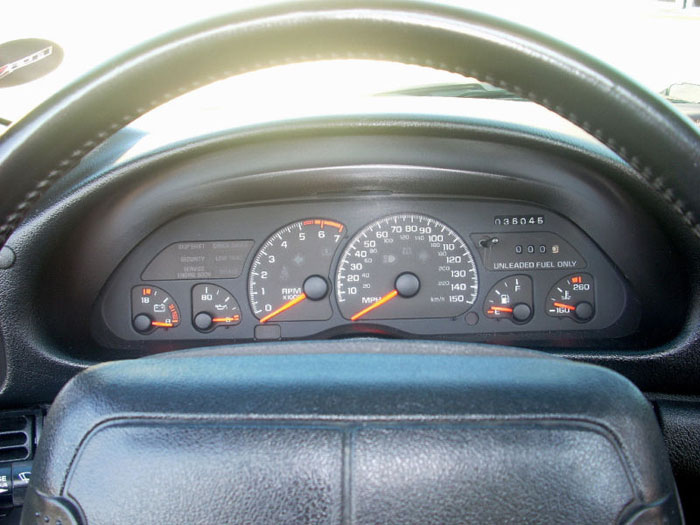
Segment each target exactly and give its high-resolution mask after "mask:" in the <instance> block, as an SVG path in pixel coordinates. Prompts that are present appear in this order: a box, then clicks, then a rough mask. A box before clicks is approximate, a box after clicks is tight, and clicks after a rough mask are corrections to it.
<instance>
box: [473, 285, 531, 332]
mask: <svg viewBox="0 0 700 525" xmlns="http://www.w3.org/2000/svg"><path fill="white" fill-rule="evenodd" d="M484 315H485V316H486V317H488V318H489V319H510V320H511V321H513V322H514V323H518V324H520V323H526V322H528V321H529V320H530V318H531V317H532V279H531V278H530V277H528V276H527V275H511V276H510V277H506V278H505V279H501V280H500V281H498V282H497V283H496V284H495V285H494V286H493V288H491V290H490V291H489V293H488V295H487V296H486V300H485V301H484Z"/></svg>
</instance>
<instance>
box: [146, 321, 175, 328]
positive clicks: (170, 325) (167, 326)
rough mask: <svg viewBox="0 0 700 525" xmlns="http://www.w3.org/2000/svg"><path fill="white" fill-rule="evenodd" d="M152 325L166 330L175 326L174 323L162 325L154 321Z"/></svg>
mask: <svg viewBox="0 0 700 525" xmlns="http://www.w3.org/2000/svg"><path fill="white" fill-rule="evenodd" d="M151 325H152V326H162V327H164V328H171V327H172V326H173V323H161V322H160V321H152V322H151Z"/></svg>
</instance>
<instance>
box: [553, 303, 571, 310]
mask: <svg viewBox="0 0 700 525" xmlns="http://www.w3.org/2000/svg"><path fill="white" fill-rule="evenodd" d="M554 306H556V307H557V308H565V309H566V310H576V307H575V306H571V305H570V304H564V303H554Z"/></svg>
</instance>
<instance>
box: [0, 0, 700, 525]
mask: <svg viewBox="0 0 700 525" xmlns="http://www.w3.org/2000/svg"><path fill="white" fill-rule="evenodd" d="M343 59H353V60H370V59H371V60H380V61H387V62H394V63H401V64H406V65H415V66H421V67H424V68H431V69H435V70H440V71H444V72H449V73H454V74H458V75H462V76H464V77H466V78H470V79H476V80H475V82H477V81H478V82H479V83H478V84H475V85H476V88H472V87H470V88H469V89H479V90H482V91H488V92H489V93H490V95H489V97H490V98H499V97H502V96H504V95H503V94H506V96H507V97H513V98H517V99H518V100H526V101H529V102H531V103H534V104H537V105H538V106H542V107H543V108H546V110H547V112H549V113H554V114H556V115H558V116H559V117H561V118H563V119H565V120H566V121H568V123H570V125H571V126H572V128H573V127H575V128H576V129H577V131H576V132H564V131H561V129H549V128H545V127H542V126H539V125H538V124H537V122H536V121H535V120H528V119H525V121H524V122H523V121H515V120H513V119H511V120H508V119H499V118H495V117H494V118H491V117H489V116H487V115H485V114H483V113H482V114H479V115H476V114H474V115H470V114H446V113H444V112H443V113H441V112H438V111H435V112H428V111H423V110H421V109H418V105H416V106H415V107H416V109H415V110H414V111H412V112H398V111H394V110H393V109H392V108H395V107H396V106H394V105H392V96H393V94H391V93H387V94H386V96H385V97H380V101H379V105H380V106H381V107H380V110H379V111H374V112H372V113H357V112H351V111H343V108H338V109H337V111H336V112H335V113H334V114H329V115H322V116H315V117H309V118H301V117H300V118H280V119H278V120H273V121H269V122H265V123H262V124H253V125H246V126H233V127H230V126H229V127H226V126H224V127H223V128H222V129H217V130H214V131H208V132H204V133H200V132H198V131H197V130H196V128H195V127H192V129H187V126H184V127H185V128H186V129H185V130H184V132H183V133H182V134H181V135H180V136H178V138H177V139H172V138H167V139H166V140H162V141H160V142H155V143H154V144H155V145H154V146H152V147H149V148H141V149H139V150H138V151H137V152H134V150H133V147H134V145H135V144H136V143H138V142H139V141H141V140H142V139H143V138H144V133H142V132H140V131H138V130H137V129H135V128H133V127H131V126H130V124H131V123H132V122H133V121H135V120H136V119H138V118H139V117H141V116H143V115H146V114H149V113H150V112H151V111H152V110H154V109H155V108H158V107H160V106H162V105H163V104H165V103H167V102H168V101H171V100H173V99H175V98H177V97H180V96H182V95H185V94H187V93H189V92H192V91H195V90H197V89H199V88H201V87H202V86H205V85H208V84H212V83H214V82H216V81H219V80H222V79H226V78H229V77H233V76H236V75H242V74H245V73H249V72H253V71H258V70H263V69H266V68H271V67H276V66H282V65H285V64H295V63H301V62H309V61H322V60H343ZM415 95H416V96H418V95H420V94H418V93H416V94H415ZM487 98H488V97H487ZM430 103H431V102H430V101H426V104H430ZM420 107H421V108H423V107H429V106H420ZM568 125H569V124H567V126H568ZM567 129H568V128H567ZM156 138H157V137H156ZM699 183H700V130H699V129H698V126H697V125H696V124H695V123H694V122H693V121H692V120H691V118H688V116H687V115H684V114H683V113H681V112H680V111H679V110H678V109H677V108H674V107H673V106H672V105H671V104H670V103H669V102H668V101H667V100H664V99H663V98H662V97H660V96H659V95H658V94H655V93H652V92H651V91H650V90H649V89H648V88H646V87H643V86H641V85H640V84H638V83H637V82H635V81H634V80H631V79H630V78H628V77H627V76H625V75H624V74H623V73H620V72H619V71H618V70H616V69H614V68H613V67H611V66H609V65H607V64H605V63H603V62H601V61H600V60H598V59H596V58H593V57H592V56H590V55H588V54H586V53H584V52H582V51H580V50H578V49H577V48H575V47H573V46H571V45H569V44H566V43H563V42H561V41H558V40H555V39H553V38H552V37H549V36H546V35H544V34H542V33H539V32H537V31H534V30H532V29H528V28H526V27H523V26H520V25H518V24H515V23H512V22H508V21H504V20H501V19H498V18H495V17H492V16H490V15H486V14H482V13H478V12H474V11H468V10H464V9H461V8H456V7H450V6H445V5H440V4H438V3H423V2H414V1H406V0H380V1H370V0H358V1H352V2H347V1H340V2H331V1H325V0H311V1H308V2H301V3H300V2H292V3H280V4H271V5H264V6H260V7H252V8H248V9H245V10H238V11H234V12H232V13H231V14H227V15H222V16H217V17H214V18H210V19H207V20H204V21H198V22H194V23H192V24H190V25H188V26H186V27H183V28H181V29H178V30H175V31H171V32H168V33H166V34H163V35H161V36H159V37H156V38H154V39H152V40H149V41H147V42H144V43H143V44H141V45H139V46H137V47H134V48H131V49H129V50H127V51H125V52H124V53H123V54H121V55H119V56H117V57H115V58H113V59H111V60H110V61H108V62H105V63H104V64H103V65H101V66H99V67H98V68H97V69H95V70H93V71H91V72H90V73H88V74H86V75H85V76H83V77H82V78H80V79H78V80H77V81H75V82H74V83H72V84H71V85H69V86H68V87H66V88H64V89H63V90H61V91H59V92H58V93H56V94H54V95H53V96H51V97H50V98H49V99H48V100H46V101H45V102H43V103H42V104H41V105H39V106H38V107H36V108H35V109H34V110H33V111H31V112H30V113H29V114H28V115H26V116H25V117H23V118H22V119H20V120H19V121H17V122H15V123H13V124H12V125H11V126H9V127H8V129H7V130H6V131H5V132H4V133H3V134H2V135H0V220H1V222H0V246H1V250H0V381H1V385H2V386H1V387H0V515H2V517H0V523H22V524H46V523H50V524H55V525H68V524H116V523H143V524H146V523H153V524H161V523H329V524H330V523H343V524H350V523H372V524H374V523H421V524H425V523H440V524H447V523H567V524H570V523H625V524H627V523H629V524H631V523H634V524H642V523H685V522H688V523H693V522H696V521H698V520H700V511H699V510H698V505H697V497H696V490H697V489H696V487H697V486H698V484H699V483H700V452H699V451H700V381H699V380H698V378H700V286H699V285H698V283H699V282H700V222H699V221H700V191H698V187H699Z"/></svg>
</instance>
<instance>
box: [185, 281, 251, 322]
mask: <svg viewBox="0 0 700 525" xmlns="http://www.w3.org/2000/svg"><path fill="white" fill-rule="evenodd" d="M240 322H241V308H240V307H239V306H238V301H236V298H235V297H234V296H233V295H231V292H229V291H228V290H225V289H224V288H222V287H221V286H217V285H215V284H206V283H202V284H198V285H196V286H194V287H193V288H192V324H193V325H194V327H195V328H196V329H197V330H199V331H200V332H208V331H210V330H213V329H214V328H216V327H218V326H236V325H237V324H240Z"/></svg>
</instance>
